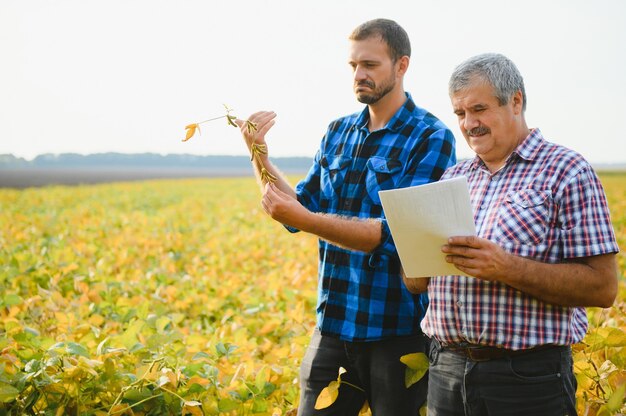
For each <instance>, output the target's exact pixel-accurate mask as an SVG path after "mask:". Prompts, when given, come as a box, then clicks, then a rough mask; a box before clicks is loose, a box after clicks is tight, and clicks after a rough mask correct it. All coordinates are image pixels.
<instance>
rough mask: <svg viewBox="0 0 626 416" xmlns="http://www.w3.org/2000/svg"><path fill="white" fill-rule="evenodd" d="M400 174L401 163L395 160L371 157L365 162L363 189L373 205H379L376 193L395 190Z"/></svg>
mask: <svg viewBox="0 0 626 416" xmlns="http://www.w3.org/2000/svg"><path fill="white" fill-rule="evenodd" d="M401 172H402V163H400V161H399V160H397V159H387V158H384V157H381V156H373V157H370V158H369V159H368V160H367V165H366V176H365V187H366V188H367V194H368V195H369V198H370V199H371V200H372V203H373V204H374V205H380V197H379V196H378V191H383V190H387V189H394V188H396V186H397V185H398V183H399V182H400V181H399V177H400V174H401Z"/></svg>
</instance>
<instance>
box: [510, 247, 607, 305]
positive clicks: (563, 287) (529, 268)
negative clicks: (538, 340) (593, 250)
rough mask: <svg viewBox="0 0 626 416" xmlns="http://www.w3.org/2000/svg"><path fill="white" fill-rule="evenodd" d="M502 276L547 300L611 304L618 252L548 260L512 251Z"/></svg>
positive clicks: (565, 303) (585, 303) (577, 303)
mask: <svg viewBox="0 0 626 416" xmlns="http://www.w3.org/2000/svg"><path fill="white" fill-rule="evenodd" d="M507 257H508V261H509V265H507V266H506V268H505V270H506V272H505V273H504V274H503V275H502V278H501V279H498V280H501V281H503V282H504V283H506V284H508V285H509V286H512V287H514V288H516V289H518V290H520V291H522V292H524V293H528V294H529V295H532V296H533V297H535V298H537V299H540V300H542V301H544V302H548V303H553V304H556V305H562V306H599V307H605V308H606V307H610V306H611V305H612V304H613V301H614V300H615V296H616V294H617V270H616V266H615V259H614V255H612V254H606V255H602V256H595V257H587V258H585V259H584V261H581V262H576V263H560V264H547V263H541V262H537V261H533V260H530V259H526V258H522V257H517V256H513V255H508V256H507Z"/></svg>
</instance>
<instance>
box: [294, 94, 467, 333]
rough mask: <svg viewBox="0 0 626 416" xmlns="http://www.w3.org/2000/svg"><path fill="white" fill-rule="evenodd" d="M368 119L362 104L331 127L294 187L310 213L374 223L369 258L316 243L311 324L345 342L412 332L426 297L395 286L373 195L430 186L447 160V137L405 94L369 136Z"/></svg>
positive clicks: (396, 270)
mask: <svg viewBox="0 0 626 416" xmlns="http://www.w3.org/2000/svg"><path fill="white" fill-rule="evenodd" d="M368 121H369V112H368V109H367V107H366V108H365V109H364V110H363V111H362V112H361V113H360V114H359V113H357V114H353V115H350V116H347V117H344V118H341V119H338V120H336V121H334V122H332V123H331V124H330V125H329V128H328V131H327V133H326V135H325V136H324V138H323V139H322V142H321V146H320V149H319V150H318V152H317V154H316V156H315V159H314V163H313V166H312V167H311V169H310V171H309V173H308V175H307V176H306V178H305V179H304V180H303V181H302V182H300V183H299V184H298V186H297V187H296V193H297V195H298V200H299V201H300V203H302V204H303V205H304V206H305V207H306V208H308V209H309V210H310V211H313V212H318V213H326V214H334V215H340V216H346V217H358V218H375V219H379V220H380V221H381V222H382V242H381V244H380V245H379V247H377V248H376V250H375V251H374V252H372V253H362V252H358V251H354V250H347V249H343V248H341V247H338V246H336V245H333V244H331V243H329V242H327V241H323V240H320V241H319V276H318V303H317V325H318V327H319V329H320V331H321V332H322V334H324V335H331V336H336V337H339V338H341V339H343V340H346V341H374V340H380V339H383V338H387V337H392V336H399V335H412V334H415V333H419V331H420V329H419V322H420V320H421V319H422V317H423V315H424V312H425V310H426V307H427V304H428V298H427V296H426V295H413V294H411V293H410V292H409V291H408V290H407V289H406V288H405V286H404V284H403V283H402V278H401V276H400V260H399V258H398V255H397V253H396V249H395V246H394V243H393V240H392V238H391V235H390V232H389V228H388V226H387V222H386V220H385V218H384V213H383V210H382V205H381V202H380V198H379V196H378V191H380V190H385V189H392V188H401V187H407V186H413V185H421V184H424V183H428V182H433V181H436V180H438V179H439V177H440V176H441V175H442V174H443V172H444V171H445V170H446V168H448V167H449V166H452V165H453V164H454V163H455V152H454V147H455V143H454V136H453V135H452V133H451V132H450V130H448V128H447V127H446V126H445V125H444V124H443V123H442V122H441V121H439V120H438V119H437V118H436V117H435V116H433V115H432V114H430V113H428V112H427V111H426V110H424V109H421V108H419V107H417V106H416V105H415V103H414V102H413V100H412V99H411V97H410V95H409V94H407V100H406V102H405V103H404V105H403V106H402V107H401V108H400V109H399V110H398V111H397V113H396V114H395V115H394V116H393V117H392V118H391V120H389V122H388V123H387V125H386V126H385V128H383V129H381V130H377V131H374V132H370V131H369V130H368V128H367V125H368ZM288 228H289V227H288ZM291 231H296V230H294V229H291Z"/></svg>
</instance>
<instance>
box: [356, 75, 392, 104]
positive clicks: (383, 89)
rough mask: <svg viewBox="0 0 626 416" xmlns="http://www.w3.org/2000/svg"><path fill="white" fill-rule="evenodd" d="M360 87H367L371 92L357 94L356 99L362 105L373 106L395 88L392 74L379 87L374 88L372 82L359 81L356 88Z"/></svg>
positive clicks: (374, 85)
mask: <svg viewBox="0 0 626 416" xmlns="http://www.w3.org/2000/svg"><path fill="white" fill-rule="evenodd" d="M360 85H365V86H367V87H369V88H370V89H372V92H371V93H369V94H366V93H363V92H361V93H357V95H356V99H357V100H358V101H359V102H361V103H363V104H374V103H376V102H378V100H380V99H381V98H383V97H384V96H385V95H387V94H389V92H391V91H392V90H393V89H394V88H395V86H396V80H395V79H394V77H393V74H392V75H391V77H390V78H389V79H387V80H385V81H383V82H382V83H381V84H380V86H376V84H375V83H374V82H373V81H368V80H363V81H360V82H359V83H358V84H357V86H360Z"/></svg>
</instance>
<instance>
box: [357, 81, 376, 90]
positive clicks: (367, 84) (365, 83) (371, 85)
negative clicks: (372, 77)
mask: <svg viewBox="0 0 626 416" xmlns="http://www.w3.org/2000/svg"><path fill="white" fill-rule="evenodd" d="M356 85H357V87H364V86H365V87H368V88H371V89H374V87H376V84H374V82H372V81H369V80H367V79H366V80H363V81H359V82H357V84H356Z"/></svg>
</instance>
